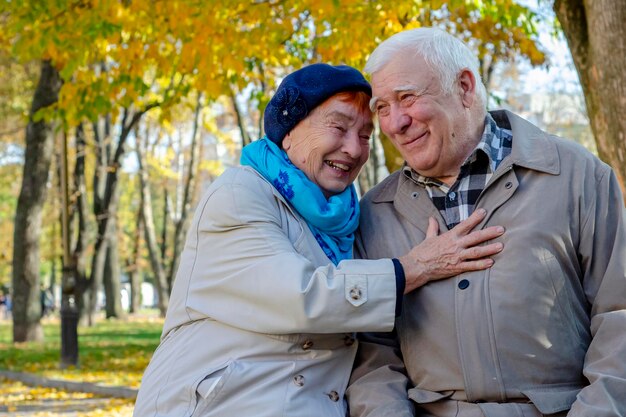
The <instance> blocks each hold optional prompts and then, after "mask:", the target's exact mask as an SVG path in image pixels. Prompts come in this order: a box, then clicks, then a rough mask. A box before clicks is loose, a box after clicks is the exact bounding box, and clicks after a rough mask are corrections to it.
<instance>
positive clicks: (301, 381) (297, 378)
mask: <svg viewBox="0 0 626 417" xmlns="http://www.w3.org/2000/svg"><path fill="white" fill-rule="evenodd" d="M293 383H294V384H296V385H297V386H298V387H302V386H304V377H303V376H302V375H296V376H294V377H293Z"/></svg>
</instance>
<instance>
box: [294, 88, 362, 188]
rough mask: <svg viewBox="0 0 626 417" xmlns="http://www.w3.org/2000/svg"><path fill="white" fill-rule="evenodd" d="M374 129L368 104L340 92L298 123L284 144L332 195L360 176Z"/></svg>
mask: <svg viewBox="0 0 626 417" xmlns="http://www.w3.org/2000/svg"><path fill="white" fill-rule="evenodd" d="M364 103H367V100H365V101H364ZM372 129H373V124H372V115H371V113H370V111H369V110H368V109H367V105H366V104H365V105H361V106H359V105H358V104H356V103H355V102H353V101H352V100H351V101H346V100H345V99H344V96H343V95H341V94H340V95H335V96H332V97H331V98H329V99H328V100H326V101H325V102H324V103H322V104H321V105H319V106H317V107H316V108H315V109H314V110H313V111H312V112H311V113H310V114H309V115H308V116H307V117H306V118H305V119H304V120H302V121H301V122H300V123H298V125H296V127H294V128H293V129H292V130H291V132H289V133H288V134H287V136H285V138H284V139H283V142H282V146H283V149H284V150H285V151H286V152H287V155H288V156H289V159H290V160H291V162H293V163H294V165H295V166H296V167H298V168H299V169H300V170H302V171H303V172H304V173H305V174H306V176H307V177H308V178H309V179H310V180H311V181H313V182H314V183H315V184H317V185H318V186H319V187H320V188H321V190H322V192H323V193H324V195H325V196H326V198H329V197H330V196H332V195H334V194H338V193H341V192H342V191H343V190H345V189H346V187H348V186H349V185H350V184H352V182H353V181H354V180H355V179H356V177H357V175H358V174H359V171H360V170H361V167H362V166H363V164H365V162H366V161H367V158H368V156H369V147H370V135H371V133H372Z"/></svg>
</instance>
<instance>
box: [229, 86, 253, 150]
mask: <svg viewBox="0 0 626 417" xmlns="http://www.w3.org/2000/svg"><path fill="white" fill-rule="evenodd" d="M230 100H231V102H232V103H233V110H234V112H235V115H237V126H239V133H241V147H242V148H243V147H244V146H246V145H247V144H249V143H250V134H249V133H248V129H247V128H246V122H245V120H244V118H243V115H242V114H241V109H240V108H239V104H237V94H236V93H235V90H233V88H232V87H231V89H230Z"/></svg>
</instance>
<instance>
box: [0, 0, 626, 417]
mask: <svg viewBox="0 0 626 417" xmlns="http://www.w3.org/2000/svg"><path fill="white" fill-rule="evenodd" d="M625 15H626V0H594V1H593V2H592V1H583V0H518V1H516V0H451V1H439V0H432V1H428V0H424V1H420V0H414V1H405V0H394V1H391V0H293V1H290V0H247V1H234V0H220V1H217V0H163V1H159V0H38V1H31V0H22V1H15V0H0V351H1V352H2V357H1V358H0V372H2V371H6V372H5V374H6V375H8V374H11V373H28V374H33V375H36V376H39V377H41V378H48V379H51V380H73V381H79V382H88V383H95V384H102V385H117V386H122V387H128V388H131V389H136V388H137V387H138V385H139V383H140V378H141V373H142V371H143V369H144V368H145V366H146V365H147V363H148V361H149V358H150V355H151V354H152V351H153V350H154V349H155V347H156V346H157V344H158V338H159V335H160V328H161V325H162V316H163V315H164V314H165V311H166V309H167V304H168V295H169V293H170V289H171V287H172V283H173V280H174V279H175V273H176V268H177V264H178V260H179V257H180V253H181V250H182V247H183V244H184V239H185V234H186V229H187V227H188V223H189V220H190V217H191V216H192V215H193V210H194V208H195V205H196V202H197V201H198V198H199V196H200V195H201V194H202V191H203V190H204V189H205V188H206V187H207V186H208V185H209V184H210V183H211V181H212V180H213V179H215V178H216V176H218V175H219V174H220V173H221V172H223V170H224V169H225V168H227V167H229V166H232V165H235V164H237V161H238V158H239V153H240V151H241V148H242V146H244V145H245V144H247V143H249V142H250V141H253V140H255V139H258V138H259V137H261V136H262V132H263V126H262V120H263V110H264V108H265V105H266V104H267V102H268V100H269V97H271V94H272V92H273V91H274V90H275V88H276V86H277V85H278V83H279V82H280V80H281V79H282V77H283V76H284V75H285V74H287V73H289V72H290V71H292V70H294V69H296V68H299V67H301V66H303V65H306V64H310V63H313V62H320V61H321V62H328V63H332V64H348V65H352V66H355V67H356V68H359V69H361V68H363V65H364V63H365V60H366V59H367V57H368V53H369V52H370V51H371V50H372V49H373V48H374V47H375V46H376V45H377V44H378V43H379V42H381V41H382V40H384V39H386V38H387V37H389V36H390V35H392V34H394V33H396V32H398V31H401V30H404V29H409V28H414V27H419V26H439V27H442V28H444V29H446V30H448V31H450V32H451V33H453V34H454V35H456V36H458V37H459V38H461V39H463V40H465V41H467V42H468V43H469V44H470V45H471V47H472V48H473V49H474V50H475V51H476V54H477V56H478V57H479V59H480V64H481V70H482V77H483V80H484V82H485V84H486V85H487V88H488V90H489V96H490V105H489V107H490V108H491V109H496V108H507V109H511V110H513V111H515V112H517V113H519V114H521V115H522V116H523V117H526V118H527V119H529V120H530V121H532V122H533V123H535V124H537V125H539V126H540V127H542V128H544V129H545V130H547V131H549V132H550V133H556V134H559V135H561V136H565V137H568V138H570V139H572V140H575V141H578V142H580V143H581V144H583V145H584V146H585V147H587V148H588V149H589V150H591V151H592V152H594V153H596V154H598V155H599V156H600V157H601V158H602V159H603V160H604V161H606V162H607V163H608V164H610V165H612V166H613V168H614V170H615V171H616V173H617V174H618V178H619V179H620V181H621V184H622V185H623V184H624V179H625V178H626V163H625V161H624V158H625V157H626V138H625V137H624V135H625V132H626V122H625V120H626V118H624V117H623V114H624V113H626V100H625V99H624V97H626V91H625V89H626V87H625V85H626V79H625V78H626V76H625V74H626V73H625V71H624V68H626V46H625V42H626V33H625V27H624V22H626V16H625ZM401 163H402V161H401V160H400V159H399V156H398V154H397V153H396V152H394V150H393V148H392V147H391V146H390V144H389V142H388V141H387V139H386V138H385V137H384V136H382V135H380V134H379V133H376V132H375V134H374V137H373V142H372V147H371V155H370V160H369V162H368V164H367V165H366V166H365V167H364V169H363V171H362V173H361V175H360V176H359V179H358V187H359V190H360V192H361V193H364V192H366V191H367V190H368V189H369V188H371V187H372V186H373V185H375V184H376V183H378V182H379V181H380V180H381V179H382V178H384V176H385V175H387V174H388V173H389V172H391V171H393V170H395V169H397V168H398V167H399V166H400V164H401ZM547 198H549V196H547ZM538 209H539V208H538ZM215 250H216V251H218V250H219V248H215ZM7 373H8V374H7ZM120 373H121V374H120ZM6 375H5V377H4V379H0V381H1V383H2V387H1V388H0V404H3V403H4V404H6V405H0V416H2V415H29V416H35V415H41V416H44V415H123V416H126V415H130V414H131V412H132V399H125V400H119V401H121V402H119V401H118V400H115V401H114V400H110V401H105V402H104V405H102V404H100V403H99V402H97V401H92V402H89V403H88V404H91V405H88V406H83V408H84V409H83V410H82V411H81V409H80V407H78V408H77V409H74V408H71V407H69V406H68V407H69V408H68V407H65V411H64V409H63V406H62V405H58V404H57V405H58V407H57V405H54V406H50V405H49V404H50V402H46V401H47V400H46V398H48V399H49V400H50V401H52V400H54V401H61V403H63V401H66V402H67V403H68V404H73V403H74V402H75V401H78V400H76V398H74V397H73V396H76V395H78V394H71V393H69V392H65V391H63V390H60V391H58V390H55V389H53V388H28V387H26V386H25V385H22V384H21V383H20V382H16V381H15V380H13V379H11V378H9V377H7V376H6ZM11 375H12V374H11ZM0 378H3V377H0ZM85 395H86V397H80V398H82V399H83V400H84V399H89V398H92V397H91V395H92V394H88V395H87V394H85ZM96 395H97V394H96ZM38 401H39V402H38ZM41 401H43V402H41ZM33 404H35V405H33ZM37 404H39V405H37ZM46 404H48V405H46ZM54 404H56V403H54ZM83 404H84V403H83ZM107 406H109V408H106V407H107ZM3 407H4V408H3ZM55 407H56V408H55ZM54 413H57V414H54ZM68 413H69V414H68ZM72 413H73V414H72ZM94 413H95V414H94ZM98 413H101V414H98Z"/></svg>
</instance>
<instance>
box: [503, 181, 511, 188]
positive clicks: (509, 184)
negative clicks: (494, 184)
mask: <svg viewBox="0 0 626 417" xmlns="http://www.w3.org/2000/svg"><path fill="white" fill-rule="evenodd" d="M512 186H513V183H512V182H511V181H509V182H507V183H506V184H504V188H506V189H507V190H508V189H509V188H511V187H512Z"/></svg>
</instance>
